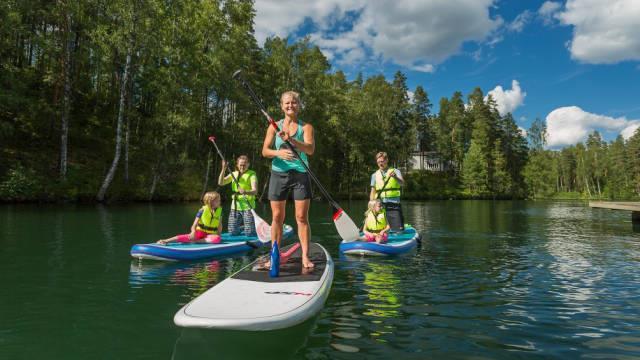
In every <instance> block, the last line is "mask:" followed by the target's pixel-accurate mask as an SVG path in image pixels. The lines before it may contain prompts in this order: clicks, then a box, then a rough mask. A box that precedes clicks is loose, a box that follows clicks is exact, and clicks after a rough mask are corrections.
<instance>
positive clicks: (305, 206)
mask: <svg viewBox="0 0 640 360" xmlns="http://www.w3.org/2000/svg"><path fill="white" fill-rule="evenodd" d="M295 204H296V223H297V224H298V238H299V239H300V247H301V248H302V266H303V267H306V268H312V267H313V266H314V265H313V263H312V262H311V260H310V259H309V241H310V239H311V227H310V226H309V207H310V206H311V199H305V200H296V201H295Z"/></svg>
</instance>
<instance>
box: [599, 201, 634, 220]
mask: <svg viewBox="0 0 640 360" xmlns="http://www.w3.org/2000/svg"><path fill="white" fill-rule="evenodd" d="M589 206H590V207H592V208H602V209H610V210H626V211H631V222H633V223H634V224H640V202H632V201H623V202H620V201H589Z"/></svg>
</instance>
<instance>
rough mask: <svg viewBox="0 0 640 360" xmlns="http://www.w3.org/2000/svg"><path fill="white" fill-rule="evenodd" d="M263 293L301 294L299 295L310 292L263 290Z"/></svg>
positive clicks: (308, 294)
mask: <svg viewBox="0 0 640 360" xmlns="http://www.w3.org/2000/svg"><path fill="white" fill-rule="evenodd" d="M264 293H265V294H269V295H301V296H311V295H313V294H312V293H306V292H299V291H265V292H264Z"/></svg>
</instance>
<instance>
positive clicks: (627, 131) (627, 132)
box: [620, 121, 640, 140]
mask: <svg viewBox="0 0 640 360" xmlns="http://www.w3.org/2000/svg"><path fill="white" fill-rule="evenodd" d="M638 128H640V121H636V122H633V121H632V122H630V124H629V126H627V127H626V128H624V129H623V130H622V131H620V135H622V137H623V138H624V139H625V140H627V139H628V138H630V137H632V136H633V134H635V133H636V130H638Z"/></svg>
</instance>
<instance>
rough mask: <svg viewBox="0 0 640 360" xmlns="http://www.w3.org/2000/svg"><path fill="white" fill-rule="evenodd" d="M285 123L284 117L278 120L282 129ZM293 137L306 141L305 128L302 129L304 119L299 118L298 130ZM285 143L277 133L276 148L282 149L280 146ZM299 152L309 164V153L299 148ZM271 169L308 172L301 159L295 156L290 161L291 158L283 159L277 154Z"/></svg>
mask: <svg viewBox="0 0 640 360" xmlns="http://www.w3.org/2000/svg"><path fill="white" fill-rule="evenodd" d="M283 123H284V119H283V120H280V121H278V127H279V128H280V129H282V124H283ZM293 138H294V139H296V140H298V141H300V142H304V130H303V129H302V121H300V120H298V130H297V131H296V133H295V135H293ZM284 143H285V142H284V141H282V139H281V138H280V136H278V134H276V143H275V147H276V150H280V147H282V144H284ZM296 150H297V149H296ZM298 154H300V157H301V158H302V161H304V163H305V164H307V165H308V164H309V159H308V158H307V154H305V153H304V152H302V151H300V150H298ZM271 170H273V171H278V172H287V171H289V170H294V171H297V172H301V173H304V172H307V170H306V169H305V168H304V166H303V165H302V163H301V162H300V159H298V158H295V159H293V160H290V161H289V160H283V159H281V158H279V157H277V156H276V157H274V158H273V161H272V162H271Z"/></svg>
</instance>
